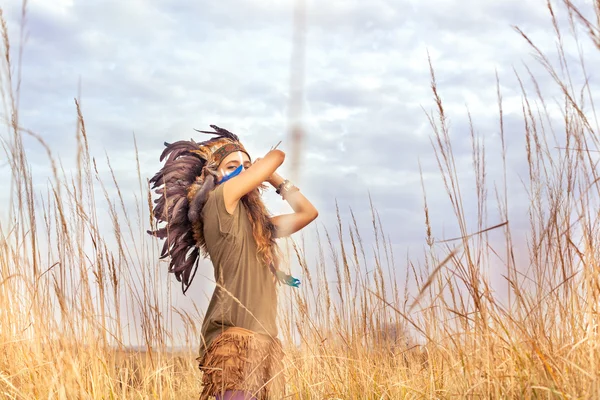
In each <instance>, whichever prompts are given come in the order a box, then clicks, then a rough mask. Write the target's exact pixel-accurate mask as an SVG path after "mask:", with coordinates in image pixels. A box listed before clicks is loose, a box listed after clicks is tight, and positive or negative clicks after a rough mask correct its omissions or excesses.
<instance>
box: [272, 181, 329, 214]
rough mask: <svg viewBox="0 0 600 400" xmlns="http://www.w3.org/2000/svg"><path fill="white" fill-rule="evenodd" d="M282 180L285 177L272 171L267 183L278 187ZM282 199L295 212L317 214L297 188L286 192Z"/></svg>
mask: <svg viewBox="0 0 600 400" xmlns="http://www.w3.org/2000/svg"><path fill="white" fill-rule="evenodd" d="M284 182H285V179H284V178H283V177H281V175H279V174H278V173H274V174H273V175H271V176H270V177H269V183H270V184H271V185H272V186H273V187H274V188H276V189H279V187H280V186H281V184H283V183H284ZM284 199H285V200H286V201H287V202H288V203H289V205H290V206H291V207H292V210H294V212H295V213H298V214H308V215H311V216H312V215H315V218H316V215H317V214H318V213H317V209H316V208H315V207H314V206H313V205H312V203H311V202H310V201H309V200H308V199H307V198H306V197H305V196H304V195H303V194H302V193H301V192H300V191H299V190H296V191H293V192H290V193H286V194H285V196H284Z"/></svg>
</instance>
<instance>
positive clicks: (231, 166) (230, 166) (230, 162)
mask: <svg viewBox="0 0 600 400" xmlns="http://www.w3.org/2000/svg"><path fill="white" fill-rule="evenodd" d="M240 165H243V166H244V170H242V173H243V172H244V171H245V170H247V169H248V168H249V167H250V165H252V164H251V163H250V157H248V155H247V154H246V153H244V152H242V151H236V152H234V153H231V154H229V155H228V156H227V157H225V158H224V159H223V161H221V164H219V168H218V174H219V180H221V179H223V178H224V177H226V176H227V175H229V174H231V173H233V171H235V170H236V168H237V167H239V166H240Z"/></svg>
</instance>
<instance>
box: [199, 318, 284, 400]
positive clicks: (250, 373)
mask: <svg viewBox="0 0 600 400" xmlns="http://www.w3.org/2000/svg"><path fill="white" fill-rule="evenodd" d="M283 355H284V354H283V349H282V346H281V342H280V341H279V339H277V338H270V337H268V336H265V335H261V334H258V333H255V332H252V331H249V330H247V329H243V328H238V327H232V328H229V329H227V330H226V331H225V332H223V333H221V334H220V335H219V336H217V337H216V338H215V339H214V340H213V342H212V343H211V344H210V346H209V347H208V349H207V350H206V353H205V354H204V357H203V358H202V359H199V360H198V361H199V362H200V370H202V371H203V376H202V385H203V389H202V394H201V395H200V400H207V399H209V397H210V396H215V395H217V394H221V393H224V392H225V391H227V390H234V391H242V392H247V393H250V394H252V395H253V396H254V397H256V398H257V399H260V400H263V399H264V400H267V399H269V400H270V399H280V398H282V397H284V396H285V376H284V368H283V361H282V360H283Z"/></svg>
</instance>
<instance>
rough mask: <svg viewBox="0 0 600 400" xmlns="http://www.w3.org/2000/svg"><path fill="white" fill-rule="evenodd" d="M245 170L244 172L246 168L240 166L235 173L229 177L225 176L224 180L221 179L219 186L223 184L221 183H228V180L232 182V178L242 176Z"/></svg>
mask: <svg viewBox="0 0 600 400" xmlns="http://www.w3.org/2000/svg"><path fill="white" fill-rule="evenodd" d="M243 170H244V166H243V165H240V166H239V167H237V168H236V169H235V171H233V172H232V173H230V174H229V175H225V176H224V177H223V179H221V181H220V182H219V184H221V183H225V182H227V181H228V180H230V179H231V178H233V177H236V176H238V175H239V174H240V173H241V172H242V171H243Z"/></svg>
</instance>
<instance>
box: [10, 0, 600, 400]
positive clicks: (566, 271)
mask: <svg viewBox="0 0 600 400" xmlns="http://www.w3.org/2000/svg"><path fill="white" fill-rule="evenodd" d="M564 6H565V7H566V8H567V9H569V10H570V11H571V13H570V17H571V20H572V23H573V25H575V24H581V25H583V26H584V27H586V29H588V30H589V32H590V37H591V39H592V40H595V43H596V45H597V46H598V47H599V48H600V44H599V43H598V37H599V35H598V27H597V26H595V25H594V24H593V22H590V21H588V20H585V19H584V16H583V15H581V14H580V13H579V12H578V11H577V10H576V9H575V8H574V7H573V6H572V4H571V3H569V2H568V1H565V3H564ZM24 10H25V8H24ZM549 11H550V13H549V16H550V18H551V19H552V22H553V26H554V27H555V29H556V30H555V34H556V37H557V39H558V40H559V45H561V46H559V60H560V66H559V69H558V70H557V69H555V67H554V66H553V65H552V64H551V62H550V61H549V60H548V58H547V57H546V56H545V55H544V54H542V53H541V52H540V51H539V50H538V49H537V47H536V45H535V43H534V42H533V41H530V39H529V38H528V37H527V35H526V34H525V33H524V32H521V31H518V33H519V34H521V35H522V36H523V38H524V40H527V41H529V43H530V45H531V47H532V50H533V51H534V53H535V54H536V56H537V59H538V61H539V62H541V63H542V65H544V67H545V68H546V69H547V71H548V72H549V73H550V75H551V76H552V77H553V78H554V80H555V83H556V85H558V87H559V88H560V89H561V91H562V104H563V110H562V112H563V118H564V126H565V129H564V131H563V130H561V131H560V132H557V131H556V130H552V131H550V130H549V125H548V122H549V121H550V120H551V115H549V111H548V108H547V107H546V104H547V101H546V99H544V98H543V96H542V95H541V90H540V89H539V88H538V86H537V83H536V82H537V81H536V77H535V76H533V75H530V76H528V77H527V79H528V80H530V81H531V82H533V83H534V86H535V87H536V88H538V89H537V90H536V91H535V92H534V93H533V94H529V93H527V91H526V90H525V85H523V84H522V91H523V101H522V110H523V121H524V126H525V129H524V136H525V143H526V149H525V150H526V156H527V165H528V171H527V172H528V174H527V180H526V181H525V184H526V187H527V192H528V196H529V197H528V199H529V202H528V218H529V221H528V222H529V228H528V249H529V250H528V251H529V253H528V254H527V255H526V256H527V257H523V255H519V254H515V250H514V249H516V248H517V247H519V248H522V246H516V245H517V243H515V240H517V239H513V237H514V236H515V235H514V234H513V231H512V229H513V228H512V225H511V219H510V216H511V212H510V210H511V204H509V196H508V190H509V184H508V183H507V174H506V170H507V166H506V163H507V154H506V138H505V132H504V119H503V101H502V93H501V91H500V84H499V82H497V88H498V90H497V97H498V115H499V131H500V136H501V143H502V146H501V147H502V150H501V154H500V157H501V159H502V160H503V163H504V166H503V170H504V175H503V179H502V181H501V182H500V183H499V184H497V185H495V184H494V183H492V184H490V182H488V175H487V170H486V168H487V165H486V149H485V146H484V144H483V143H484V141H483V140H482V138H481V137H480V136H479V135H478V134H477V133H476V130H475V129H474V128H472V129H471V131H470V132H469V133H470V136H471V143H472V155H473V156H472V158H473V160H472V161H473V171H474V176H475V191H474V192H473V193H471V192H467V191H465V189H464V187H463V186H461V181H460V180H459V176H458V168H457V161H456V159H455V155H454V152H453V149H452V140H451V135H450V131H449V127H448V123H447V118H448V116H447V115H446V111H445V109H444V104H443V102H442V100H441V96H440V94H439V93H438V88H437V84H436V80H435V74H434V70H433V68H432V69H431V78H432V79H431V86H432V92H433V95H434V100H435V106H436V109H435V112H433V113H431V114H429V115H428V117H429V120H430V123H431V127H432V130H433V134H432V144H433V150H434V152H435V155H436V159H437V162H438V165H439V170H440V174H441V176H442V178H443V182H444V185H445V188H446V195H447V197H448V199H449V201H450V204H451V206H452V210H453V213H454V219H455V222H456V223H457V225H458V226H459V228H460V233H461V235H460V237H458V238H456V239H455V240H448V241H442V242H440V241H438V240H436V239H435V238H434V235H433V229H432V226H431V221H430V216H429V208H428V201H427V194H426V193H427V191H426V190H425V187H424V188H423V193H424V221H425V225H424V230H425V233H426V241H425V248H426V257H425V263H424V264H423V265H416V264H414V263H413V262H411V261H410V260H409V261H408V263H407V264H408V268H407V271H406V276H396V272H397V271H398V270H397V269H396V268H395V266H396V265H397V264H398V263H397V262H396V261H395V259H394V254H393V252H392V250H391V249H392V245H391V243H390V239H389V238H388V237H387V236H386V234H385V232H384V230H383V227H382V223H381V219H380V216H379V214H378V213H377V212H376V210H375V208H374V207H372V208H371V211H372V217H373V218H372V221H373V222H372V226H371V227H369V228H365V227H360V226H358V224H357V222H356V219H355V218H354V215H353V214H352V218H351V219H352V220H351V221H349V223H348V222H344V221H342V219H341V218H340V216H339V215H340V214H339V213H338V224H337V226H335V227H333V229H331V230H319V231H318V235H319V240H318V243H317V248H318V254H319V260H318V261H317V263H316V265H310V264H309V261H308V260H307V257H306V256H305V254H306V252H307V248H306V246H307V245H306V244H305V243H297V242H292V243H291V244H290V246H291V247H290V248H289V250H290V254H291V257H292V258H293V259H294V260H295V261H296V262H297V263H298V264H299V266H300V267H301V269H302V272H303V277H304V279H303V287H302V289H301V290H298V291H295V292H292V293H293V295H292V297H291V298H290V299H289V302H286V303H284V304H282V305H281V309H282V319H281V326H282V337H283V338H284V339H286V340H285V342H286V343H287V359H286V360H285V361H286V365H287V375H288V381H289V390H290V398H298V399H313V398H315V399H322V398H347V399H354V398H369V399H371V398H372V399H386V398H387V399H397V398H455V397H469V398H470V397H478V398H530V397H535V398H595V397H598V396H600V373H599V372H598V371H599V370H600V365H599V364H600V349H599V345H600V336H599V335H600V332H599V327H598V324H599V322H600V320H599V319H600V317H599V314H598V308H599V306H600V303H599V300H600V298H599V295H600V275H599V272H600V267H599V260H600V257H599V255H598V253H597V250H596V249H597V246H596V244H597V243H596V242H597V240H598V237H599V236H598V234H599V233H600V232H599V231H598V223H599V219H598V205H599V204H598V200H599V199H600V196H599V195H600V189H599V183H600V177H599V176H598V175H599V172H598V170H597V157H596V155H595V152H597V151H598V150H600V149H599V148H598V144H599V143H598V141H599V139H598V134H599V133H600V129H599V128H598V122H597V119H596V114H595V111H594V106H593V102H592V100H593V96H592V93H591V92H590V90H591V89H590V87H589V86H585V87H583V90H581V88H577V87H575V86H574V85H573V84H572V83H571V80H570V75H569V72H568V71H569V68H567V66H569V65H570V64H569V60H568V59H567V57H566V56H565V53H564V49H563V47H562V35H563V33H562V32H561V31H560V30H559V29H558V24H557V23H556V20H555V16H554V15H555V14H554V10H553V9H552V8H551V7H549ZM24 12H25V11H24ZM596 14H597V17H598V18H600V4H598V5H597V7H596ZM572 34H573V35H574V34H575V31H573V32H572ZM2 36H3V46H4V49H3V50H4V52H3V54H4V55H5V57H4V58H3V60H2V62H3V64H2V72H3V74H2V86H1V88H2V98H3V104H4V115H5V117H6V127H7V132H6V135H5V136H3V138H2V139H3V146H4V149H5V152H6V155H7V160H8V163H9V167H10V171H11V174H12V179H11V184H10V204H9V205H8V209H7V210H6V215H7V219H4V220H2V221H1V226H0V235H1V236H0V396H1V397H4V398H13V399H30V398H36V399H37V398H64V399H71V398H111V399H112V398H115V399H117V398H121V399H130V398H140V399H145V398H194V397H196V396H197V395H198V393H199V392H200V385H199V374H198V371H197V367H196V364H195V361H194V357H195V353H196V347H197V345H198V344H199V343H200V338H199V337H198V336H197V332H198V329H197V328H198V324H199V320H200V318H201V312H198V313H197V315H189V314H188V313H185V312H183V311H181V310H178V309H176V308H174V307H173V304H172V303H171V293H170V291H169V290H168V289H166V288H165V286H164V285H163V284H162V280H161V276H164V274H165V271H164V269H165V268H164V265H162V264H159V263H157V262H156V258H157V251H156V246H157V244H156V243H155V242H152V241H151V240H149V238H148V237H147V236H146V235H145V234H144V231H145V229H146V228H147V226H148V224H150V223H151V222H148V221H149V217H148V215H149V213H148V210H147V209H146V208H147V206H146V205H145V203H146V202H150V194H149V191H148V190H147V188H146V184H145V179H144V177H142V176H141V174H140V172H139V171H140V167H139V161H138V162H137V170H138V180H139V188H138V189H137V194H136V196H137V198H138V200H139V201H138V204H139V206H138V208H137V209H135V210H129V209H127V207H126V206H125V201H124V197H123V193H122V192H121V189H120V188H119V185H118V177H117V176H115V174H114V173H113V172H112V168H111V167H110V159H108V157H107V158H106V160H105V161H103V163H105V164H106V166H107V167H108V169H109V171H110V172H111V179H110V181H109V182H105V181H103V180H102V179H101V176H100V174H99V172H98V167H97V166H98V161H97V160H96V159H95V158H94V157H93V156H92V154H91V152H90V148H89V145H88V131H87V128H86V126H85V120H84V117H83V112H82V109H81V107H80V106H79V102H78V101H75V103H74V110H75V112H76V113H77V117H78V127H77V131H76V137H77V139H78V142H77V143H78V147H77V149H76V151H77V152H76V154H77V157H76V160H77V168H76V170H75V171H76V173H75V175H74V176H72V175H69V174H68V173H67V172H66V171H65V170H64V169H63V167H62V163H61V160H59V159H57V158H56V157H54V156H53V153H52V149H51V148H50V147H49V146H48V145H47V144H46V143H45V142H44V140H43V136H41V135H39V134H37V133H35V132H31V131H29V130H27V129H25V128H24V127H22V126H21V125H20V119H19V83H20V76H19V71H20V68H19V67H20V58H19V59H17V60H12V59H11V58H10V56H9V54H13V53H10V51H9V48H10V43H9V38H8V32H7V28H6V24H5V23H4V20H2ZM22 38H23V35H21V39H22ZM575 39H576V40H579V38H577V37H575ZM586 40H587V38H586ZM17 54H19V57H20V53H17ZM14 66H17V68H14ZM580 67H581V68H583V70H584V71H585V63H584V61H583V58H581V65H580ZM15 71H16V72H15ZM15 73H16V76H15V75H14V74H15ZM519 79H520V82H523V81H522V80H521V77H519ZM584 104H585V107H584ZM92 130H93V128H92ZM31 139H34V140H36V141H37V142H38V143H39V145H40V146H42V148H44V149H45V151H46V154H47V156H48V162H49V165H50V166H51V176H52V178H51V180H50V182H49V183H48V186H47V190H46V192H44V193H37V192H36V188H35V187H34V185H33V183H32V182H33V179H32V176H33V173H32V170H31V167H30V160H28V155H29V153H28V151H27V149H26V148H25V146H24V144H23V143H24V140H31ZM557 143H560V144H561V146H562V144H564V146H562V147H561V148H559V149H556V148H555V147H557ZM136 161H137V160H136ZM490 185H493V186H490ZM490 187H493V197H494V198H495V199H496V201H495V202H494V203H493V205H489V204H488V197H489V196H488V194H489V193H488V191H489V190H490ZM471 197H473V198H474V199H475V200H476V201H475V203H476V204H477V206H476V207H475V208H474V209H473V208H472V207H470V208H467V207H466V206H465V202H464V199H466V198H471ZM99 204H103V205H104V206H106V207H107V209H108V215H99V213H98V210H99V209H101V207H99V206H98V205H99ZM489 207H495V208H496V209H497V213H498V215H500V216H501V221H497V222H496V223H495V224H493V226H490V225H488V218H487V215H488V209H489ZM473 218H475V221H476V222H475V224H473V223H472V222H471V221H472V219H473ZM107 219H108V220H110V221H111V223H112V227H113V232H112V236H107V235H106V232H101V230H100V220H107ZM365 229H367V230H365ZM492 232H494V234H496V235H497V234H501V236H502V238H503V239H502V240H501V241H497V240H496V241H492V240H490V237H489V235H490V234H491V233H492ZM371 234H372V235H373V236H374V238H375V244H374V245H373V246H371V245H367V241H366V239H364V238H365V236H366V235H371ZM322 243H325V244H324V245H322ZM308 246H311V244H308ZM524 259H527V260H528V261H527V262H526V263H523V261H522V260H524ZM492 262H493V263H494V264H493V265H496V266H497V265H499V263H500V264H501V265H502V266H503V272H502V273H503V275H504V277H505V280H506V282H507V283H508V293H507V294H506V295H503V294H500V293H497V292H495V291H494V290H493V285H492V282H491V280H490V277H489V275H488V274H487V273H486V271H487V269H488V268H489V265H490V264H492ZM366 271H370V273H366ZM331 272H333V273H334V274H335V278H336V279H335V281H330V280H329V278H330V273H331ZM142 276H143V277H144V279H142V278H141V277H142ZM402 281H404V282H409V281H412V282H414V283H415V285H416V286H417V291H416V293H411V292H409V291H408V290H407V289H406V286H405V285H401V283H400V282H402ZM402 286H404V287H402ZM175 318H180V319H182V320H183V321H185V322H187V323H188V327H189V329H188V330H187V331H186V332H185V335H184V337H183V338H174V337H173V336H172V334H171V332H172V330H171V327H172V324H173V319H175ZM131 321H135V322H134V323H131ZM131 338H136V339H138V340H139V341H140V342H142V343H144V346H143V347H144V348H143V349H141V350H132V349H131V348H128V347H127V346H126V344H127V343H129V341H130V340H131ZM177 341H183V342H185V343H186V344H187V350H182V351H180V352H174V351H172V350H171V349H170V346H171V345H172V344H173V343H175V342H177Z"/></svg>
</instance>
